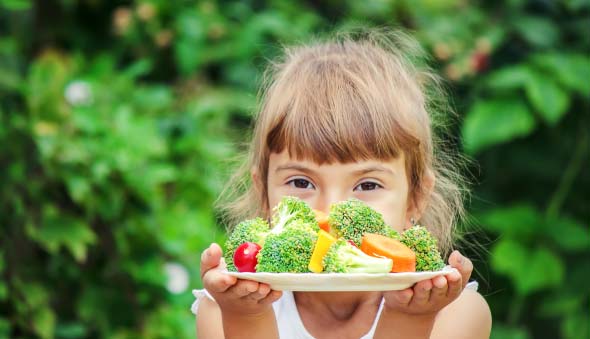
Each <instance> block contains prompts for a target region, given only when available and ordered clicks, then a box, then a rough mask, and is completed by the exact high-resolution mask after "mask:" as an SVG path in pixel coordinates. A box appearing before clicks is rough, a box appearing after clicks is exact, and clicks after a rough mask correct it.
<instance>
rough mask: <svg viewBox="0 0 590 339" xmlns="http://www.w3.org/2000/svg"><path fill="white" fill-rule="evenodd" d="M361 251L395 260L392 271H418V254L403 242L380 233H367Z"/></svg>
mask: <svg viewBox="0 0 590 339" xmlns="http://www.w3.org/2000/svg"><path fill="white" fill-rule="evenodd" d="M361 251H363V252H365V253H366V254H368V255H371V256H374V257H385V258H389V259H391V260H393V268H392V269H391V272H416V254H415V253H414V251H412V250H411V249H410V248H409V247H408V246H406V245H404V244H402V243H401V242H399V241H397V240H395V239H392V238H389V237H386V236H384V235H380V234H374V233H365V234H364V235H363V238H362V241H361Z"/></svg>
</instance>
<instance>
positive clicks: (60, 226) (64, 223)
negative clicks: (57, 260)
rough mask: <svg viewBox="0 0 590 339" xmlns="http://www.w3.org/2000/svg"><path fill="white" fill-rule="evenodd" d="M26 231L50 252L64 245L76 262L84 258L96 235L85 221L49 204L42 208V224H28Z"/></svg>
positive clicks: (82, 260)
mask: <svg viewBox="0 0 590 339" xmlns="http://www.w3.org/2000/svg"><path fill="white" fill-rule="evenodd" d="M27 232H28V234H29V236H30V237H31V238H32V239H33V240H35V241H37V242H38V243H39V244H40V245H41V246H43V247H44V248H45V249H46V250H47V251H48V252H50V253H56V252H57V251H58V250H59V248H60V247H61V246H64V247H66V248H67V249H68V250H69V251H70V253H72V255H73V256H74V258H75V259H76V260H77V261H78V262H84V261H85V260H86V251H87V247H88V246H89V245H91V244H94V243H95V242H96V235H95V234H94V232H93V231H92V229H90V227H88V225H87V224H86V223H84V222H83V221H82V220H80V219H76V218H73V217H71V216H68V215H65V214H63V213H61V212H60V211H59V210H58V209H56V208H55V207H54V206H51V205H46V206H45V207H44V208H43V223H42V225H41V226H40V227H36V226H34V225H28V226H27Z"/></svg>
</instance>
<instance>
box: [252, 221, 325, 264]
mask: <svg viewBox="0 0 590 339" xmlns="http://www.w3.org/2000/svg"><path fill="white" fill-rule="evenodd" d="M315 226H317V225H315V224H310V223H307V222H305V221H303V220H294V221H291V222H290V223H289V224H288V225H287V226H285V227H284V228H283V229H282V231H281V232H274V230H273V232H271V233H270V234H269V235H268V237H267V238H266V240H265V241H264V246H263V247H262V249H261V250H260V252H258V255H257V259H258V265H257V266H256V272H272V273H280V272H289V273H306V272H309V268H308V265H309V261H310V260H311V255H312V253H313V248H314V245H315V242H316V240H317V230H316V227H315Z"/></svg>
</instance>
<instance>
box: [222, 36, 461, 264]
mask: <svg viewBox="0 0 590 339" xmlns="http://www.w3.org/2000/svg"><path fill="white" fill-rule="evenodd" d="M423 61H424V53H423V51H422V49H421V48H420V46H419V44H418V43H417V42H416V41H415V40H414V39H412V38H411V37H409V36H408V35H406V34H404V33H402V32H400V31H391V30H386V29H370V30H366V29H361V30H355V31H349V32H340V33H338V34H336V35H335V36H333V37H329V38H328V39H321V38H319V39H315V40H314V41H313V42H311V43H309V44H302V45H296V46H292V47H284V53H283V57H282V58H281V59H280V60H278V61H277V62H274V63H270V65H269V67H268V68H267V70H266V72H265V73H264V78H263V79H264V81H263V85H262V87H261V92H260V99H261V100H260V108H259V110H258V112H257V113H258V114H257V116H256V124H255V127H254V134H253V137H252V140H251V143H250V148H249V153H248V154H249V156H248V159H247V160H246V161H245V162H244V163H243V165H242V167H241V169H240V170H239V171H238V172H237V173H236V174H235V175H234V176H233V178H232V180H230V182H229V183H228V185H227V187H226V189H225V190H224V192H223V193H222V195H221V200H219V201H218V206H219V207H220V208H221V209H222V211H223V212H225V213H224V216H225V220H226V222H228V224H229V225H234V224H236V223H237V222H238V221H240V220H243V219H247V218H252V217H254V216H263V217H268V213H269V206H268V201H267V198H268V195H267V193H268V192H267V187H266V178H267V175H268V162H269V156H270V154H271V153H272V152H276V153H280V152H282V151H283V150H285V149H287V150H288V152H289V154H290V155H291V156H293V155H294V156H295V157H296V158H298V159H311V160H313V161H315V162H316V163H319V164H322V163H333V162H341V163H347V162H354V161H357V160H361V159H379V160H390V159H392V158H396V157H398V156H399V155H400V154H401V153H402V152H403V154H404V155H405V159H406V172H407V175H408V182H409V192H410V196H409V197H408V199H411V201H412V202H414V203H415V202H417V201H419V199H420V198H423V197H426V196H427V197H428V199H427V200H428V203H427V205H426V207H425V209H424V211H423V213H422V217H421V219H420V223H421V224H423V225H425V226H426V227H428V228H429V229H430V231H431V232H432V233H433V234H434V235H435V236H436V237H437V238H438V239H439V247H440V248H441V250H442V251H443V252H444V253H445V254H446V253H448V251H449V250H450V249H451V247H452V242H453V237H452V233H453V227H454V225H455V223H456V222H457V221H458V219H460V218H461V217H462V216H463V212H464V209H463V193H464V192H466V191H465V190H464V189H463V183H464V181H463V180H462V177H461V176H460V175H459V174H458V172H457V171H456V169H457V168H456V165H455V164H456V163H457V161H456V159H457V157H456V156H454V152H452V151H450V150H449V149H445V152H437V149H438V147H443V148H449V146H448V145H444V144H443V143H442V142H441V140H442V139H439V138H437V135H436V133H434V131H438V132H444V131H445V123H444V122H445V121H447V119H446V117H448V116H449V115H450V113H452V112H451V111H450V110H449V109H448V105H446V101H445V100H444V98H445V96H444V91H443V90H442V88H441V86H440V81H439V79H438V78H437V77H436V76H435V75H434V74H433V73H432V72H430V71H429V70H428V69H427V68H426V67H425V66H424V65H416V64H417V63H420V62H423ZM419 66H421V67H419ZM433 127H434V129H433ZM439 127H440V128H439ZM251 171H253V172H255V173H257V175H258V176H259V178H260V180H259V181H260V183H259V185H256V183H255V184H254V185H253V184H252V179H251V176H250V173H251ZM429 173H430V174H431V175H432V174H433V175H434V177H435V185H434V187H433V188H432V189H431V190H429V189H427V188H426V187H425V186H426V185H425V184H424V180H425V177H426V176H427V175H429Z"/></svg>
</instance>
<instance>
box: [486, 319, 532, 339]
mask: <svg viewBox="0 0 590 339" xmlns="http://www.w3.org/2000/svg"><path fill="white" fill-rule="evenodd" d="M529 338H530V335H529V333H528V332H527V330H526V329H524V328H519V327H508V326H505V325H502V324H501V323H498V322H495V321H494V322H493V323H492V333H491V335H490V339H529Z"/></svg>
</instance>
